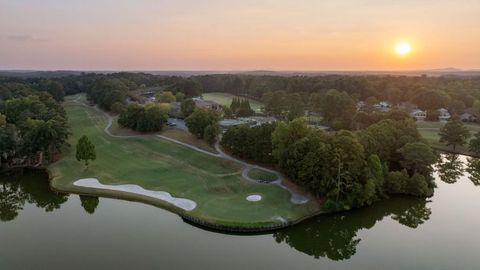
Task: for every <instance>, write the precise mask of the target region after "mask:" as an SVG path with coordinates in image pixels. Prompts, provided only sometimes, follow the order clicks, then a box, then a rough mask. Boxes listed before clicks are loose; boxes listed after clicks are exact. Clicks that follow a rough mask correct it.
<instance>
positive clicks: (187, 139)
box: [159, 128, 218, 154]
mask: <svg viewBox="0 0 480 270" xmlns="http://www.w3.org/2000/svg"><path fill="white" fill-rule="evenodd" d="M159 134H160V135H163V136H165V137H168V138H172V139H174V140H177V141H180V142H183V143H187V144H190V145H194V146H196V147H198V148H200V149H202V150H205V151H208V152H211V153H214V154H217V153H218V152H217V150H215V148H214V147H213V146H212V145H210V144H208V143H207V142H206V141H205V140H201V139H198V138H197V137H195V135H193V134H192V133H190V132H188V131H184V130H181V129H177V128H165V129H164V130H163V131H162V132H160V133H159Z"/></svg>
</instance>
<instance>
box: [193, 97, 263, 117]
mask: <svg viewBox="0 0 480 270" xmlns="http://www.w3.org/2000/svg"><path fill="white" fill-rule="evenodd" d="M202 97H203V99H205V100H213V101H215V102H217V103H218V104H221V105H225V106H230V104H231V103H232V99H233V98H234V97H239V98H245V97H240V96H235V95H232V94H228V93H205V94H203V95H202ZM247 99H248V100H249V101H250V107H251V108H252V109H253V110H254V111H255V112H257V113H258V112H261V111H262V107H263V103H261V102H260V101H258V100H254V99H251V98H247Z"/></svg>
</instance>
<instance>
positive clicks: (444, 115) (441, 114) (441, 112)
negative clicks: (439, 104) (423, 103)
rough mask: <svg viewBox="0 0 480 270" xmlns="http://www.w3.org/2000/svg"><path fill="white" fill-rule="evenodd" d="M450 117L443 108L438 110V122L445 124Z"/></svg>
mask: <svg viewBox="0 0 480 270" xmlns="http://www.w3.org/2000/svg"><path fill="white" fill-rule="evenodd" d="M451 117H452V116H451V115H450V113H449V112H448V110H447V109H445V108H440V109H438V120H439V121H442V122H447V121H448V120H449V119H450V118H451Z"/></svg>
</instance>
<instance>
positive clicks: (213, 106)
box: [192, 97, 222, 111]
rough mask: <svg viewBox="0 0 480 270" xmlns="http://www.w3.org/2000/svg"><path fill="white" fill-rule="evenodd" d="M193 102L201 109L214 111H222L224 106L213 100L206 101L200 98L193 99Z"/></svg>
mask: <svg viewBox="0 0 480 270" xmlns="http://www.w3.org/2000/svg"><path fill="white" fill-rule="evenodd" d="M192 100H193V101H194V102H195V105H197V107H199V108H203V109H209V110H213V111H220V110H221V109H222V106H221V105H220V104H218V103H217V102H215V101H213V100H204V99H202V98H200V97H194V98H192Z"/></svg>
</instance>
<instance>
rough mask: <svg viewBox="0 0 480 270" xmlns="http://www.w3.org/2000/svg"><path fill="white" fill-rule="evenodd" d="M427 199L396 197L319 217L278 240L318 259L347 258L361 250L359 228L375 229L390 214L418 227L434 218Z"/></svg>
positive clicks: (284, 232) (277, 236) (279, 235)
mask: <svg viewBox="0 0 480 270" xmlns="http://www.w3.org/2000/svg"><path fill="white" fill-rule="evenodd" d="M427 202H429V201H428V200H427V199H425V198H412V197H394V198H391V199H389V200H385V201H382V202H379V203H376V204H375V205H373V206H371V207H367V208H363V209H358V210H354V211H350V212H345V213H339V214H333V215H325V216H319V217H318V218H315V219H312V220H310V221H308V222H305V223H302V224H299V225H298V226H294V227H292V228H287V229H285V230H281V231H278V232H275V233H274V234H273V237H274V238H275V240H276V241H277V243H282V242H285V243H287V244H288V245H290V246H291V247H293V248H295V249H296V250H298V251H300V252H303V253H305V254H308V255H310V256H313V257H315V258H317V259H318V258H320V257H326V258H329V259H331V260H335V261H338V260H346V259H349V258H351V257H352V256H353V255H354V254H355V253H356V252H357V246H358V244H359V243H360V241H361V239H360V238H359V237H358V235H357V233H358V231H360V230H362V229H371V228H372V227H373V226H374V225H375V224H376V223H377V222H378V221H380V220H382V219H383V218H384V217H387V216H390V217H391V218H392V219H393V220H396V221H398V223H400V224H402V225H405V226H408V227H410V228H417V227H418V226H419V225H421V224H423V223H424V222H425V221H427V220H428V219H429V218H430V214H431V210H430V208H428V207H427Z"/></svg>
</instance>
